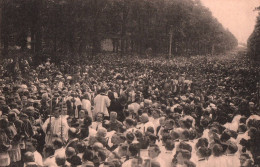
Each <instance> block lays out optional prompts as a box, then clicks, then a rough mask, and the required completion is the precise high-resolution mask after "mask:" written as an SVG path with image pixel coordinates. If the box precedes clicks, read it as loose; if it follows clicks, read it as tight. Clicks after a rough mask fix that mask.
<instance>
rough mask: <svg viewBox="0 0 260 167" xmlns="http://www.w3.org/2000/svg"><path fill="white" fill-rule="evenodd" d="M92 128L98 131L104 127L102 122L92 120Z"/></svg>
mask: <svg viewBox="0 0 260 167" xmlns="http://www.w3.org/2000/svg"><path fill="white" fill-rule="evenodd" d="M90 127H91V128H92V129H94V130H96V131H98V129H99V128H102V127H103V126H102V122H92V124H91V126H90Z"/></svg>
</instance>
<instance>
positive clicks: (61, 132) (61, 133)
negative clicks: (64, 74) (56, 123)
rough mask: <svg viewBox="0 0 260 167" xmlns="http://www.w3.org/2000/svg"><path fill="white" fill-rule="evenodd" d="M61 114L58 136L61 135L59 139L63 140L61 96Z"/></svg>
mask: <svg viewBox="0 0 260 167" xmlns="http://www.w3.org/2000/svg"><path fill="white" fill-rule="evenodd" d="M60 106H61V115H60V125H61V126H60V130H61V131H60V136H61V140H62V141H63V129H62V114H63V98H61V105H60Z"/></svg>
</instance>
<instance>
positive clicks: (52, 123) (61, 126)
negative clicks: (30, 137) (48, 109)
mask: <svg viewBox="0 0 260 167" xmlns="http://www.w3.org/2000/svg"><path fill="white" fill-rule="evenodd" d="M53 115H54V117H53V116H52V117H50V118H48V119H47V120H46V121H45V122H44V124H43V125H42V129H43V131H44V133H45V134H46V136H45V142H46V144H52V139H53V137H55V136H57V137H60V138H61V139H62V140H64V141H67V140H68V130H69V125H68V122H67V119H64V118H63V117H61V115H60V108H55V110H54V113H53Z"/></svg>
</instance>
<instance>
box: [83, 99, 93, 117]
mask: <svg viewBox="0 0 260 167" xmlns="http://www.w3.org/2000/svg"><path fill="white" fill-rule="evenodd" d="M81 108H82V109H83V110H87V111H88V116H90V117H91V118H92V119H93V117H92V111H91V103H90V101H89V100H87V99H82V105H81Z"/></svg>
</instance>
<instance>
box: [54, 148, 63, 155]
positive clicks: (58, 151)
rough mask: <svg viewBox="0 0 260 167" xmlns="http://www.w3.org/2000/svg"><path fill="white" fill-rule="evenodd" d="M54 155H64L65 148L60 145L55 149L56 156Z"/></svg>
mask: <svg viewBox="0 0 260 167" xmlns="http://www.w3.org/2000/svg"><path fill="white" fill-rule="evenodd" d="M56 155H64V156H65V155H66V154H65V148H63V147H61V148H59V149H57V150H55V153H54V156H56Z"/></svg>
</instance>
